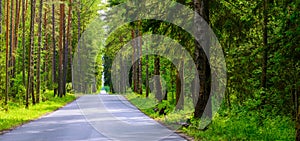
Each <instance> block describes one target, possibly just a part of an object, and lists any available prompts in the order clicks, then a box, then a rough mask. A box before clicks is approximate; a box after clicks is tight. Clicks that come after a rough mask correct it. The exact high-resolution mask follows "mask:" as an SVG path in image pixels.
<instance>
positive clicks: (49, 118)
mask: <svg viewBox="0 0 300 141" xmlns="http://www.w3.org/2000/svg"><path fill="white" fill-rule="evenodd" d="M106 140H112V141H114V140H120V141H168V140H170V141H183V140H185V139H184V138H182V137H180V136H179V135H177V134H176V133H174V132H173V131H171V130H169V129H168V128H166V127H164V126H163V125H161V124H159V123H158V122H156V121H155V120H153V119H151V118H149V117H148V116H146V115H145V114H143V113H142V112H140V111H139V110H138V109H137V108H136V107H134V106H133V105H132V104H130V103H129V102H128V101H127V100H126V99H125V98H124V97H123V96H120V95H107V94H100V95H85V96H81V97H80V98H78V99H77V100H76V101H74V102H72V103H70V104H68V105H66V106H65V107H63V108H61V109H59V110H57V111H55V112H53V113H51V114H49V115H46V116H43V117H41V118H39V119H37V120H35V121H32V122H30V123H28V124H24V125H22V126H20V127H18V128H16V129H14V130H12V131H10V132H8V133H5V134H3V135H1V136H0V141H106Z"/></svg>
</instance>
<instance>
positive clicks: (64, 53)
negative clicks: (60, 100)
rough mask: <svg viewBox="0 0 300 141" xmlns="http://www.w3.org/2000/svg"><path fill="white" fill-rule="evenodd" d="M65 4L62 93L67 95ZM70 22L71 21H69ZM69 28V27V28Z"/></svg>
mask: <svg viewBox="0 0 300 141" xmlns="http://www.w3.org/2000/svg"><path fill="white" fill-rule="evenodd" d="M68 20H69V18H68ZM65 22H66V21H65V5H64V8H63V80H62V95H63V96H65V95H66V83H67V71H68V70H67V69H68V39H67V38H68V37H66V36H68V33H67V34H66V23H65ZM68 22H69V21H68ZM68 30H69V28H68Z"/></svg>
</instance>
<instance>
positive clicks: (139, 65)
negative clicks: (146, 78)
mask: <svg viewBox="0 0 300 141" xmlns="http://www.w3.org/2000/svg"><path fill="white" fill-rule="evenodd" d="M139 25H140V24H139ZM137 31H138V36H139V37H140V38H139V40H138V50H139V51H138V57H139V60H138V93H139V94H142V93H143V82H142V31H140V30H137Z"/></svg>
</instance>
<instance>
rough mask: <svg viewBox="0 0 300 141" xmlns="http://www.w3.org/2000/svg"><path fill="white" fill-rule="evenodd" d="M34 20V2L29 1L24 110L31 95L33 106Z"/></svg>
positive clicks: (33, 0)
mask: <svg viewBox="0 0 300 141" xmlns="http://www.w3.org/2000/svg"><path fill="white" fill-rule="evenodd" d="M34 18H35V0H31V13H30V33H29V38H30V40H29V50H28V76H27V87H26V88H27V91H26V108H28V104H29V102H28V97H29V94H30V93H31V94H32V100H33V101H32V102H33V104H35V99H34V91H33V60H32V54H33V46H34V22H35V21H34Z"/></svg>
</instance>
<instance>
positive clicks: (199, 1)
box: [194, 0, 212, 118]
mask: <svg viewBox="0 0 300 141" xmlns="http://www.w3.org/2000/svg"><path fill="white" fill-rule="evenodd" d="M194 6H195V11H196V12H197V13H198V14H199V15H200V16H202V18H203V20H204V21H203V20H201V19H197V18H196V19H195V27H196V29H195V30H196V33H195V34H196V38H199V40H200V41H201V42H202V45H204V46H202V47H201V45H200V44H199V43H198V42H197V41H196V40H195V54H194V58H195V61H196V67H197V71H198V74H199V80H200V90H199V96H198V100H197V102H196V106H195V111H194V117H195V118H201V117H202V115H203V114H204V115H205V116H206V117H208V118H211V117H212V113H211V112H212V109H211V101H210V100H209V95H210V87H211V85H210V65H209V61H208V59H209V46H210V43H209V40H208V38H207V36H208V35H207V34H206V33H207V31H206V30H207V29H206V28H205V24H206V22H207V23H209V0H194ZM204 50H205V51H206V53H207V54H205V52H204ZM206 107H207V108H208V109H207V112H208V113H204V111H205V108H206Z"/></svg>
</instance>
